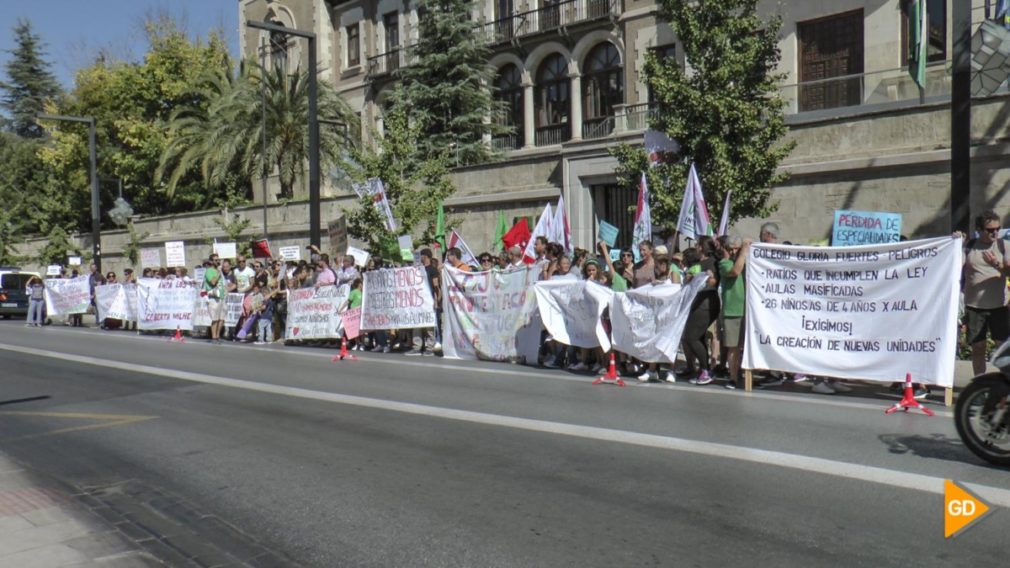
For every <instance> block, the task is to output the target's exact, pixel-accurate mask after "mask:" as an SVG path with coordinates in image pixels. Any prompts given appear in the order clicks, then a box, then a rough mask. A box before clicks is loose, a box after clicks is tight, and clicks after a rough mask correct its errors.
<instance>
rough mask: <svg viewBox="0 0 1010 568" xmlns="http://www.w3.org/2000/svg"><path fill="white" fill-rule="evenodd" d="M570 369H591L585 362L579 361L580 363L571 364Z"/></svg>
mask: <svg viewBox="0 0 1010 568" xmlns="http://www.w3.org/2000/svg"><path fill="white" fill-rule="evenodd" d="M568 370H569V371H587V370H589V367H587V366H586V364H585V363H582V362H578V363H573V364H571V365H569V366H568Z"/></svg>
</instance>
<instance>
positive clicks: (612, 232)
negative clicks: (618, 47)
mask: <svg viewBox="0 0 1010 568" xmlns="http://www.w3.org/2000/svg"><path fill="white" fill-rule="evenodd" d="M620 233H621V230H620V229H618V228H617V227H615V226H613V225H611V224H610V223H608V222H606V221H604V220H603V219H600V230H599V231H598V232H597V234H596V238H597V240H601V241H603V242H605V243H607V246H608V247H611V248H613V247H614V246H615V245H616V244H617V236H618V235H619V234H620Z"/></svg>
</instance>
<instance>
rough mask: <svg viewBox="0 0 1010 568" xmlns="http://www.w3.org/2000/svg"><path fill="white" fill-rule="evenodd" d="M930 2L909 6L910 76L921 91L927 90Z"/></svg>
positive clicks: (924, 0) (916, 1) (923, 0)
mask: <svg viewBox="0 0 1010 568" xmlns="http://www.w3.org/2000/svg"><path fill="white" fill-rule="evenodd" d="M927 5H928V0H912V2H911V3H910V4H909V5H908V74H909V75H911V76H912V80H913V81H915V84H916V85H919V88H920V89H925V88H926V58H927V56H928V52H927V46H928V45H929V24H928V22H929V14H928V10H927Z"/></svg>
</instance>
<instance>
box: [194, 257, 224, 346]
mask: <svg viewBox="0 0 1010 568" xmlns="http://www.w3.org/2000/svg"><path fill="white" fill-rule="evenodd" d="M203 267H204V269H205V270H204V273H203V284H202V285H201V287H200V290H201V295H203V296H206V297H207V307H208V309H209V310H210V321H211V323H210V342H211V343H221V329H222V328H223V327H224V297H225V286H224V278H222V277H221V273H220V272H219V271H218V269H217V266H216V265H215V264H214V263H213V262H211V261H209V260H208V261H207V262H204V263H203Z"/></svg>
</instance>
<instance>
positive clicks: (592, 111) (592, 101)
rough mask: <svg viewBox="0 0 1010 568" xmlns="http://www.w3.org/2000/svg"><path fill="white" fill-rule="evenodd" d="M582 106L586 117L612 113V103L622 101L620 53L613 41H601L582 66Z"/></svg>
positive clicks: (603, 115)
mask: <svg viewBox="0 0 1010 568" xmlns="http://www.w3.org/2000/svg"><path fill="white" fill-rule="evenodd" d="M582 69H583V71H582V109H583V112H585V114H586V118H588V119H593V118H601V117H606V116H613V115H614V105H619V104H621V103H623V102H624V80H623V77H622V67H621V55H620V54H619V53H618V52H617V48H616V47H614V44H612V43H609V42H604V43H601V44H600V45H597V46H596V47H594V48H593V50H592V51H590V52H589V55H588V56H586V61H585V63H584V64H583V66H582Z"/></svg>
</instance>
